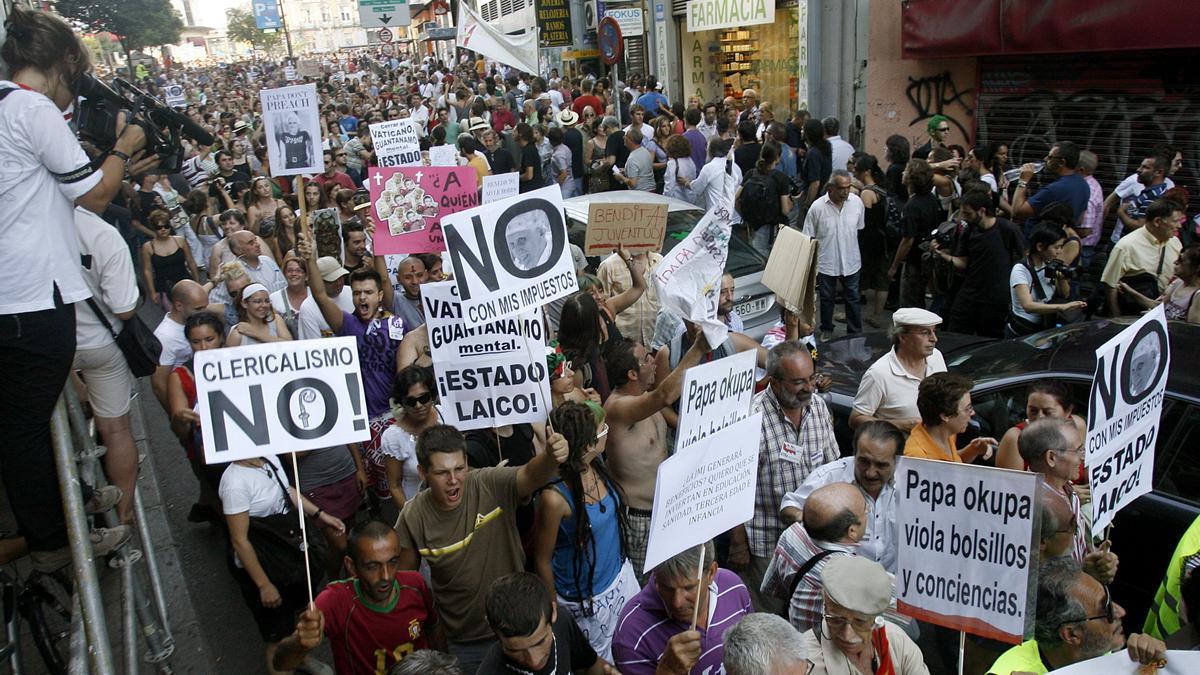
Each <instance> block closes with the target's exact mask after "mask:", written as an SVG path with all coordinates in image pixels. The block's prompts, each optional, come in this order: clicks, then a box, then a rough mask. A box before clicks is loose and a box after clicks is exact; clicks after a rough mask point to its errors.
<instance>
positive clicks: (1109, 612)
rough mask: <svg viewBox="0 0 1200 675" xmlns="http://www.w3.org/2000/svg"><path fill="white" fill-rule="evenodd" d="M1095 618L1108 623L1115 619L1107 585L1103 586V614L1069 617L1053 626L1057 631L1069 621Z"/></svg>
mask: <svg viewBox="0 0 1200 675" xmlns="http://www.w3.org/2000/svg"><path fill="white" fill-rule="evenodd" d="M1097 619H1104V620H1105V621H1106V622H1108V623H1112V622H1113V621H1116V619H1117V615H1116V610H1114V609H1113V601H1112V593H1110V592H1109V590H1108V586H1107V585H1105V586H1104V613H1103V614H1097V615H1095V616H1085V617H1083V618H1081V619H1071V620H1069V621H1064V622H1062V623H1060V624H1058V626H1057V627H1055V630H1056V631H1057V630H1058V629H1059V628H1062V627H1063V626H1065V625H1067V624H1069V623H1087V622H1088V621H1096V620H1097Z"/></svg>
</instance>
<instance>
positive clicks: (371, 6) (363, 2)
mask: <svg viewBox="0 0 1200 675" xmlns="http://www.w3.org/2000/svg"><path fill="white" fill-rule="evenodd" d="M358 18H359V22H360V23H361V24H362V27H363V28H382V27H384V26H407V25H408V24H409V23H410V22H411V21H412V18H411V14H410V12H409V7H408V0H358Z"/></svg>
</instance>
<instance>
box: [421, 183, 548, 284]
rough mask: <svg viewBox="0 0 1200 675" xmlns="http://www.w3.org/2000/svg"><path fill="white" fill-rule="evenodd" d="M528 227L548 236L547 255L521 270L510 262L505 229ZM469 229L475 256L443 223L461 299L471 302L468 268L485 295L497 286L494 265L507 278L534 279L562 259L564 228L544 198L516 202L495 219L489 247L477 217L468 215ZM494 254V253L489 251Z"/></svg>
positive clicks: (461, 238)
mask: <svg viewBox="0 0 1200 675" xmlns="http://www.w3.org/2000/svg"><path fill="white" fill-rule="evenodd" d="M514 224H515V225H516V226H518V227H523V226H529V225H532V226H533V229H534V230H535V231H541V232H543V233H545V232H546V231H547V228H548V231H549V234H550V253H549V255H548V256H545V262H542V263H541V264H537V265H532V266H530V267H529V268H528V269H522V268H521V267H520V266H518V265H517V264H516V262H515V261H514V260H513V257H512V253H511V252H510V251H509V248H508V230H509V228H510V227H511V226H513V225H514ZM471 226H472V227H473V228H474V230H475V242H476V245H477V246H478V249H479V250H478V255H476V252H475V251H473V250H471V248H470V247H468V246H467V244H466V242H465V241H464V240H463V237H462V234H460V233H459V232H458V227H457V226H456V225H452V224H449V223H446V224H443V227H442V230H443V235H444V236H445V239H446V248H447V249H448V250H449V251H450V258H451V259H452V261H453V267H454V269H455V270H460V273H459V274H456V275H455V279H456V286H457V288H458V294H459V296H460V297H461V298H462V299H463V300H464V301H466V300H470V299H471V288H470V286H469V285H468V283H467V274H468V271H467V270H468V268H470V273H473V274H474V275H475V276H476V277H477V278H478V279H479V281H480V282H481V283H482V284H483V285H484V287H486V288H487V290H488V292H493V293H494V292H495V291H496V290H497V289H498V288H499V287H500V285H499V282H498V281H497V279H496V265H497V264H498V265H499V266H500V267H502V268H504V270H505V271H506V272H508V273H509V274H510V275H512V276H514V277H517V278H518V279H535V278H537V277H539V276H541V275H543V274H545V273H546V272H548V271H550V270H551V269H553V268H554V265H555V263H557V262H558V260H559V258H561V257H562V253H563V249H564V248H566V245H567V236H566V228H565V227H564V226H563V215H562V212H561V211H560V210H559V209H557V208H555V207H554V205H553V204H551V203H550V202H548V201H546V200H544V199H529V200H525V201H519V202H517V203H515V204H513V205H511V206H509V207H508V208H507V209H505V210H504V213H501V214H500V217H499V218H497V219H496V229H495V232H494V233H493V235H492V242H491V247H489V245H488V240H487V237H486V236H485V234H484V232H483V221H482V220H481V219H480V217H479V216H471ZM493 251H494V252H493ZM463 263H465V264H466V265H465V266H464V265H463Z"/></svg>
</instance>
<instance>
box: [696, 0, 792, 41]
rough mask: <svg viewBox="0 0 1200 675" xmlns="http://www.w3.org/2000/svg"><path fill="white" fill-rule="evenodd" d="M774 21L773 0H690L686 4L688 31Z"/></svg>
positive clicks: (736, 26)
mask: <svg viewBox="0 0 1200 675" xmlns="http://www.w3.org/2000/svg"><path fill="white" fill-rule="evenodd" d="M760 23H775V0H692V1H691V2H689V3H688V6H687V26H688V32H689V33H696V32H699V31H702V30H715V29H717V28H738V27H742V26H753V25H756V24H760Z"/></svg>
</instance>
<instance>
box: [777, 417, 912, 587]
mask: <svg viewBox="0 0 1200 675" xmlns="http://www.w3.org/2000/svg"><path fill="white" fill-rule="evenodd" d="M903 452H904V433H903V432H901V431H900V429H899V428H898V427H896V425H894V424H892V423H891V422H883V421H874V422H868V423H866V424H863V425H862V426H860V427H859V428H858V430H857V431H856V432H855V433H854V456H853V457H843V458H841V459H839V460H837V461H835V462H831V463H829V464H826V465H824V466H820V467H817V468H816V469H814V470H813V472H812V473H810V474H808V478H805V479H804V482H803V483H801V484H800V486H799V487H797V488H796V489H795V490H794V491H792V492H789V493H787V494H786V495H784V497H783V503H782V505H781V506H780V509H779V517H780V519H781V520H782V521H783V522H784V524H787V525H790V524H791V523H797V522H800V518H801V516H802V514H803V513H804V502H805V501H806V500H807V499H808V496H809V495H810V494H812V492H813V490H816V489H817V488H820V487H824V486H826V485H829V484H831V483H850V484H851V485H854V486H855V487H857V488H858V489H859V490H860V491H861V492H862V494H863V498H864V499H865V500H866V502H867V522H866V524H865V525H866V531H865V532H864V534H863V538H862V540H861V541H859V543H858V555H861V556H864V557H867V558H870V559H871V560H874V561H875V562H877V563H879V564H880V565H883V567H884V569H886V570H887V571H888V572H890V573H892V574H895V573H896V481H895V478H896V459H897V458H898V457H899V456H900V455H901V454H902V453H903Z"/></svg>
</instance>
